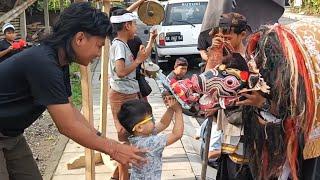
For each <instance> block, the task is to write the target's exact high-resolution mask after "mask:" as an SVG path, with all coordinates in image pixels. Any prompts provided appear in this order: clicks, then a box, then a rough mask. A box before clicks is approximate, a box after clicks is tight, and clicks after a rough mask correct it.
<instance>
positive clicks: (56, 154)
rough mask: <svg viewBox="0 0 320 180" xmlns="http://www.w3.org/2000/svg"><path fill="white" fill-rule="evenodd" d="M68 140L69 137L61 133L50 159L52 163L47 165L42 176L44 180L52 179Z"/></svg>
mask: <svg viewBox="0 0 320 180" xmlns="http://www.w3.org/2000/svg"><path fill="white" fill-rule="evenodd" d="M68 141H69V138H67V137H66V136H64V135H62V134H60V136H59V137H58V144H57V145H56V147H55V148H54V151H53V152H52V155H51V157H50V159H49V162H50V163H49V164H48V165H47V167H46V170H45V172H44V175H43V177H42V178H43V179H44V180H51V179H52V177H53V175H54V173H55V171H56V168H57V166H58V164H59V161H60V159H61V157H62V154H63V152H64V149H65V148H66V145H67V143H68Z"/></svg>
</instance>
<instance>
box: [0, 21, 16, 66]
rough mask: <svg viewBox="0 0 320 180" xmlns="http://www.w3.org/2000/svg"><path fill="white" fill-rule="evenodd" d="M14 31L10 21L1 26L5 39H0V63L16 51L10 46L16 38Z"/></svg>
mask: <svg viewBox="0 0 320 180" xmlns="http://www.w3.org/2000/svg"><path fill="white" fill-rule="evenodd" d="M14 31H15V28H14V26H13V25H12V24H10V23H5V24H4V25H3V27H2V32H3V34H4V36H5V39H3V40H2V41H0V63H1V62H2V61H4V60H5V59H7V58H9V57H10V56H12V55H13V54H15V53H16V52H15V50H14V49H13V47H12V44H13V42H14V40H15V39H16V33H15V32H14Z"/></svg>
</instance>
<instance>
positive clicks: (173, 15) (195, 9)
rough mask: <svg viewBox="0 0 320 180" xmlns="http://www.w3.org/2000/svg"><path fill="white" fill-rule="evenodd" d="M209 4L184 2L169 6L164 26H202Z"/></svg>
mask: <svg viewBox="0 0 320 180" xmlns="http://www.w3.org/2000/svg"><path fill="white" fill-rule="evenodd" d="M206 8H207V2H183V3H174V4H168V5H167V10H166V18H165V20H164V22H163V25H164V26H171V25H188V24H190V25H192V24H201V23H202V19H203V16H204V13H205V11H206Z"/></svg>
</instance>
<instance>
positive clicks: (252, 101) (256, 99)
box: [236, 91, 266, 108]
mask: <svg viewBox="0 0 320 180" xmlns="http://www.w3.org/2000/svg"><path fill="white" fill-rule="evenodd" d="M241 96H244V97H246V99H245V100H243V101H238V102H236V105H237V106H241V105H245V106H255V107H257V108H261V107H262V106H263V103H264V102H265V101H266V98H264V97H263V96H262V95H261V94H260V93H259V92H258V91H253V92H252V94H247V93H243V94H241Z"/></svg>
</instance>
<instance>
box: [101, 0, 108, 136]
mask: <svg viewBox="0 0 320 180" xmlns="http://www.w3.org/2000/svg"><path fill="white" fill-rule="evenodd" d="M109 10H110V1H103V12H105V13H109ZM109 48H110V41H109V39H108V38H106V40H105V45H104V47H103V49H102V53H101V93H100V126H99V128H100V131H101V133H102V136H104V137H105V136H106V133H107V119H108V113H107V107H108V84H109V82H108V72H109V71H108V64H109Z"/></svg>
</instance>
